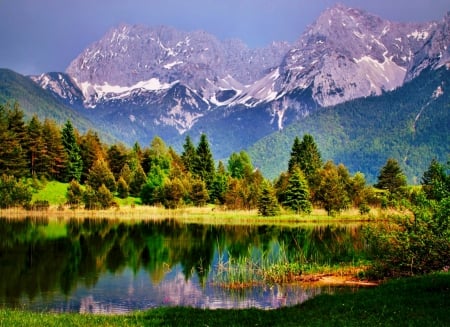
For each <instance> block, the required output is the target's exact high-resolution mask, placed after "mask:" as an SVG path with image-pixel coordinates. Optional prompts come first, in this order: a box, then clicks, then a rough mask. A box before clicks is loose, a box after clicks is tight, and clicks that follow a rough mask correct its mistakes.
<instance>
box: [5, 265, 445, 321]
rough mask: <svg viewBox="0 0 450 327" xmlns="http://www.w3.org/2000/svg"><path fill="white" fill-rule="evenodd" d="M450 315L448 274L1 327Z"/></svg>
mask: <svg viewBox="0 0 450 327" xmlns="http://www.w3.org/2000/svg"><path fill="white" fill-rule="evenodd" d="M449 312H450V274H449V273H438V274H432V275H428V276H422V277H414V278H404V279H398V280H392V281H389V282H387V283H385V284H382V285H381V286H379V287H376V288H370V289H362V290H359V291H358V292H355V293H351V292H348V293H343V294H342V293H341V294H334V295H319V296H317V297H316V298H314V299H312V300H309V301H307V302H305V303H303V304H301V305H297V306H293V307H288V308H282V309H277V310H257V309H245V310H203V309H192V308H159V309H153V310H149V311H146V312H142V313H133V314H129V315H124V316H119V315H113V316H105V315H80V314H46V313H30V312H23V311H16V310H9V309H2V310H0V326H49V327H50V326H94V325H95V326H188V325H189V326H449V325H450V315H449Z"/></svg>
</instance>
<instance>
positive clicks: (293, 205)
mask: <svg viewBox="0 0 450 327" xmlns="http://www.w3.org/2000/svg"><path fill="white" fill-rule="evenodd" d="M283 204H284V205H285V206H286V207H288V208H290V209H292V210H294V211H295V212H296V213H306V214H309V213H311V211H312V204H311V202H310V199H309V188H308V183H307V181H306V179H305V176H304V175H303V172H302V171H301V170H300V168H298V167H297V168H295V169H294V171H293V172H292V173H291V174H290V177H289V181H288V185H287V189H286V200H285V202H284V203H283Z"/></svg>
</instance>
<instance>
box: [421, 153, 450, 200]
mask: <svg viewBox="0 0 450 327" xmlns="http://www.w3.org/2000/svg"><path fill="white" fill-rule="evenodd" d="M446 171H447V172H448V171H449V166H448V165H447V167H445V166H444V165H442V164H440V163H439V162H438V161H437V160H436V159H433V160H432V161H431V163H430V166H429V167H428V169H427V170H426V171H425V172H424V174H423V177H422V187H423V190H424V192H425V193H426V195H427V197H428V199H432V200H437V201H440V200H442V199H444V198H446V197H449V196H450V177H449V174H448V173H447V172H446Z"/></svg>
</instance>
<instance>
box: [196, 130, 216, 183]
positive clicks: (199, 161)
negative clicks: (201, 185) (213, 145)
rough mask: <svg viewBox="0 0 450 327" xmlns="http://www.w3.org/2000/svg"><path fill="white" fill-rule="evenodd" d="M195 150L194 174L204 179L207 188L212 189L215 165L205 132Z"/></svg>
mask: <svg viewBox="0 0 450 327" xmlns="http://www.w3.org/2000/svg"><path fill="white" fill-rule="evenodd" d="M195 152H196V160H195V162H194V176H197V177H199V178H200V179H201V180H202V181H204V182H205V183H206V186H207V188H208V189H210V187H211V184H212V182H213V180H214V173H215V166H214V159H213V156H212V153H211V149H210V148H209V143H208V139H207V138H206V135H205V134H202V135H201V137H200V142H199V143H198V145H197V148H196V150H195Z"/></svg>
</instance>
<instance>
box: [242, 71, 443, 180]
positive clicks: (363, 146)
mask: <svg viewBox="0 0 450 327" xmlns="http://www.w3.org/2000/svg"><path fill="white" fill-rule="evenodd" d="M449 69H450V65H447V67H441V68H440V69H438V70H426V71H423V72H422V74H421V75H419V76H418V77H417V78H415V79H414V80H412V81H411V82H409V83H407V84H405V85H404V86H403V87H401V88H398V89H397V90H394V91H392V92H387V93H384V94H382V95H380V96H375V97H368V98H361V99H356V100H353V101H349V102H346V103H343V104H340V105H337V106H334V107H329V108H323V109H320V110H318V111H317V112H315V113H313V114H311V115H310V116H308V117H306V118H305V119H303V120H301V121H299V122H296V123H294V124H292V125H290V126H288V127H287V128H286V129H284V130H283V131H281V132H276V133H274V134H272V135H270V136H268V137H265V138H263V139H261V140H260V141H258V142H257V143H255V144H254V145H253V146H252V147H250V148H249V150H248V151H249V154H250V156H251V157H252V159H253V162H254V164H255V166H257V167H259V168H260V169H261V170H262V172H263V173H264V175H266V176H267V177H271V178H274V177H276V176H277V175H278V174H279V173H280V172H281V171H283V170H286V169H287V162H288V160H289V156H290V151H291V148H292V142H293V140H294V138H295V136H299V137H302V135H303V134H305V133H309V134H311V135H312V136H313V137H314V138H315V140H316V142H317V144H318V147H319V149H320V151H321V153H322V157H323V158H324V159H325V160H333V161H335V162H336V163H340V162H342V163H344V164H345V165H346V166H347V167H348V168H349V169H350V170H351V171H352V172H356V171H361V172H363V173H364V174H365V175H366V178H367V180H368V181H370V182H374V181H376V178H377V175H378V173H379V169H380V168H381V167H382V166H383V165H384V163H385V162H386V160H387V159H388V158H389V157H393V158H395V159H397V160H398V161H399V162H400V164H401V166H402V168H403V169H404V171H405V173H406V174H407V176H408V179H409V182H411V183H419V182H420V178H421V176H422V174H423V172H424V171H425V170H426V169H427V168H428V165H429V163H430V162H431V159H433V158H436V159H438V160H440V161H441V162H446V161H447V160H448V159H449V157H448V156H449V155H450V133H449V132H448V127H449V126H450V70H449Z"/></svg>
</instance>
